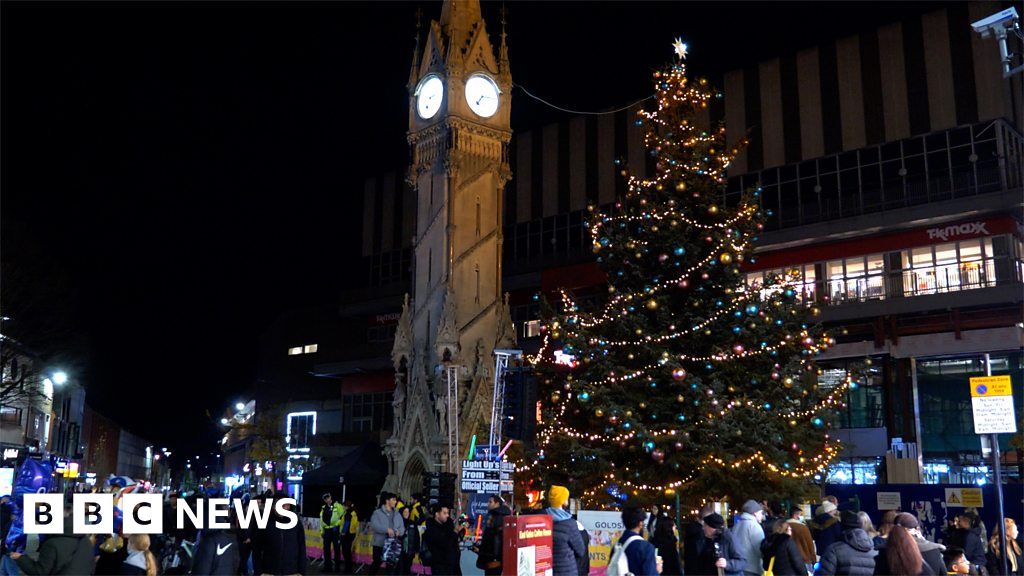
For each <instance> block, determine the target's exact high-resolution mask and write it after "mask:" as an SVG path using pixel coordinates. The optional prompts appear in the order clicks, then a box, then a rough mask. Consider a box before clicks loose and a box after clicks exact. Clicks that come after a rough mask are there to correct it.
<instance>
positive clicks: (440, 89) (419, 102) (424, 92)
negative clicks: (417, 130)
mask: <svg viewBox="0 0 1024 576" xmlns="http://www.w3.org/2000/svg"><path fill="white" fill-rule="evenodd" d="M442 100H444V83H443V82H441V78H440V77H438V76H437V75H435V74H431V75H430V76H427V77H426V78H424V79H423V80H422V81H421V82H420V85H419V86H417V87H416V112H417V113H419V115H420V118H423V119H424V120H429V119H431V118H433V117H434V115H435V114H437V111H438V110H440V109H441V101H442Z"/></svg>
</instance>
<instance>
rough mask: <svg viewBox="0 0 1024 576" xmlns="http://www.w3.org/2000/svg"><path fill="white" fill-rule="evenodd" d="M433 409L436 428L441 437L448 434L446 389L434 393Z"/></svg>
mask: <svg viewBox="0 0 1024 576" xmlns="http://www.w3.org/2000/svg"><path fill="white" fill-rule="evenodd" d="M434 409H435V410H436V411H437V429H438V430H439V431H440V432H441V436H442V437H447V436H448V391H447V390H445V391H444V392H443V393H441V394H436V395H434Z"/></svg>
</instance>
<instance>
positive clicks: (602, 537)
mask: <svg viewBox="0 0 1024 576" xmlns="http://www.w3.org/2000/svg"><path fill="white" fill-rule="evenodd" d="M576 518H577V520H579V521H580V523H581V524H583V528H585V529H586V530H587V532H588V533H589V534H590V576H604V573H605V570H606V569H607V568H608V561H609V560H611V557H612V549H613V548H614V547H615V543H616V542H618V541H619V538H620V537H622V533H623V532H625V531H626V527H625V526H624V525H623V524H622V513H621V512H597V511H594V510H580V512H579V514H578V515H577V516H576Z"/></svg>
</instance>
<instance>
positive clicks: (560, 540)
mask: <svg viewBox="0 0 1024 576" xmlns="http://www.w3.org/2000/svg"><path fill="white" fill-rule="evenodd" d="M548 514H551V516H552V517H553V520H554V522H553V524H554V528H553V529H552V531H551V565H552V566H551V567H552V568H553V574H554V576H579V572H580V560H581V559H582V558H583V557H584V556H586V554H587V549H586V548H584V546H583V538H582V537H581V536H580V529H579V526H578V525H577V524H576V520H574V519H573V518H572V516H569V514H568V513H565V515H566V516H567V518H560V515H556V514H552V509H551V508H548Z"/></svg>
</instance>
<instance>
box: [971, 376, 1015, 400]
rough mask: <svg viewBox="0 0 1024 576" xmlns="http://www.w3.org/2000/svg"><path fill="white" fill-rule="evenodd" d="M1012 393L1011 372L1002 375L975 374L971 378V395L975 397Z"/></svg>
mask: <svg viewBox="0 0 1024 576" xmlns="http://www.w3.org/2000/svg"><path fill="white" fill-rule="evenodd" d="M1012 395H1013V385H1012V384H1011V383H1010V375H1009V374H1004V375H1002V376H974V377H972V378H971V396H972V397H973V398H986V397H989V396H1012Z"/></svg>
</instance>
